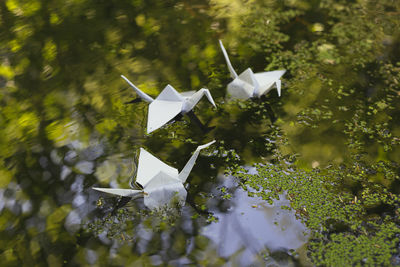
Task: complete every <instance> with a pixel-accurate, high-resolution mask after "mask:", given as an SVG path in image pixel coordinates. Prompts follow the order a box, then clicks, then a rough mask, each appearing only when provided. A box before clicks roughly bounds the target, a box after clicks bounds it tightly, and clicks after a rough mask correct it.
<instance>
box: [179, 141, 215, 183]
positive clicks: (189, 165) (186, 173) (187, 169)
mask: <svg viewBox="0 0 400 267" xmlns="http://www.w3.org/2000/svg"><path fill="white" fill-rule="evenodd" d="M214 143H215V140H213V141H211V142H209V143H207V144H204V145H201V146H198V147H197V149H196V150H195V151H194V153H193V155H192V156H191V157H190V159H189V161H188V162H187V163H186V165H185V167H184V168H183V169H182V171H181V172H180V173H179V180H181V182H182V183H184V182H185V181H186V179H187V178H188V176H189V174H190V172H191V171H192V168H193V166H194V164H195V163H196V159H197V157H198V156H199V154H200V151H201V150H202V149H204V148H207V147H209V146H211V145H212V144H214Z"/></svg>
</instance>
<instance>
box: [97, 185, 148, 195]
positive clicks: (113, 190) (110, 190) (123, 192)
mask: <svg viewBox="0 0 400 267" xmlns="http://www.w3.org/2000/svg"><path fill="white" fill-rule="evenodd" d="M93 189H94V190H97V191H100V192H104V193H108V194H112V195H116V196H121V197H133V196H136V195H139V194H143V191H142V190H134V189H118V188H99V187H93Z"/></svg>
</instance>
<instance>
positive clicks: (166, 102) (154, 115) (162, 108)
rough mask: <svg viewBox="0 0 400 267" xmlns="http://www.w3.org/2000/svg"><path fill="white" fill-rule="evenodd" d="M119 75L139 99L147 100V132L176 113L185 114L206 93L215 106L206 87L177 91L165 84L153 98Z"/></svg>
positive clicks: (166, 121) (164, 122)
mask: <svg viewBox="0 0 400 267" xmlns="http://www.w3.org/2000/svg"><path fill="white" fill-rule="evenodd" d="M121 77H122V78H123V79H124V80H125V81H126V82H127V83H128V84H129V85H130V86H132V88H133V89H134V90H135V91H136V93H137V94H138V95H139V97H140V98H141V99H143V100H144V101H146V102H149V103H150V105H149V112H148V118H147V133H151V132H152V131H154V130H156V129H158V128H160V127H161V126H163V125H164V124H166V123H168V122H169V121H170V120H172V119H173V118H175V117H176V116H177V115H178V114H185V113H188V112H189V111H191V110H192V109H193V108H194V106H196V104H197V103H198V102H199V101H200V99H201V98H202V97H203V96H204V95H206V97H207V98H208V100H209V101H210V102H211V104H212V105H213V106H214V107H215V103H214V100H213V98H212V96H211V94H210V91H209V90H208V89H205V88H202V89H200V90H199V91H197V92H196V91H188V92H184V93H179V92H178V91H176V90H175V89H174V88H173V87H172V86H171V85H169V84H168V85H167V86H166V87H165V88H164V90H162V92H161V93H160V94H159V95H158V96H157V98H156V99H153V98H152V97H150V96H149V95H147V94H146V93H144V92H143V91H141V90H140V89H139V88H137V87H136V86H135V85H134V84H133V83H131V82H130V81H129V80H128V79H127V78H126V77H125V76H124V75H121Z"/></svg>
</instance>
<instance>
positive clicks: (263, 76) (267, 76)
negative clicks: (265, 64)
mask: <svg viewBox="0 0 400 267" xmlns="http://www.w3.org/2000/svg"><path fill="white" fill-rule="evenodd" d="M285 72H286V70H275V71H268V72H260V73H255V74H254V76H255V78H256V80H257V81H258V83H259V84H260V88H259V95H263V94H266V93H267V92H268V91H269V90H271V89H272V86H273V85H274V84H275V83H276V88H277V90H278V95H279V96H280V89H281V86H280V80H279V79H280V78H281V77H282V75H283V74H285ZM278 81H279V82H278ZM278 83H279V84H278Z"/></svg>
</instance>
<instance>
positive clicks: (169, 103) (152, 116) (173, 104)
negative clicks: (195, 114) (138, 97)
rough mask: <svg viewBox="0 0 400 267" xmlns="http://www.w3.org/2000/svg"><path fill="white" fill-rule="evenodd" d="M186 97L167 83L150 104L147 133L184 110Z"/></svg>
mask: <svg viewBox="0 0 400 267" xmlns="http://www.w3.org/2000/svg"><path fill="white" fill-rule="evenodd" d="M183 101H184V98H183V97H182V96H181V95H180V94H179V93H178V92H177V91H176V90H175V89H174V88H173V87H172V86H171V85H167V86H166V87H165V88H164V90H163V91H162V92H161V93H160V94H159V95H158V96H157V98H156V99H155V100H154V101H153V102H152V103H151V104H150V105H149V113H148V116H147V133H151V132H152V131H154V130H157V129H158V128H160V127H161V126H163V125H164V124H166V123H167V122H169V121H170V120H172V119H173V118H174V117H175V116H176V115H178V114H179V113H180V112H181V111H182V106H183Z"/></svg>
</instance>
